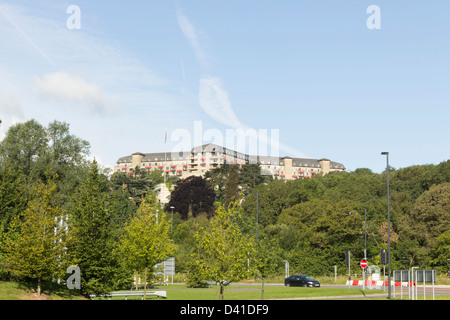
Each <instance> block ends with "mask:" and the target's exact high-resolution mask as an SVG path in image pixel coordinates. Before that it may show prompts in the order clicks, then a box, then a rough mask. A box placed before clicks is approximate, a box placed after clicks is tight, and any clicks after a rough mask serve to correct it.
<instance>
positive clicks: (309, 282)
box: [284, 275, 320, 287]
mask: <svg viewBox="0 0 450 320" xmlns="http://www.w3.org/2000/svg"><path fill="white" fill-rule="evenodd" d="M284 285H285V286H287V287H294V286H296V287H320V282H319V281H317V280H314V279H313V278H311V277H310V276H304V275H297V276H290V277H289V278H286V279H284Z"/></svg>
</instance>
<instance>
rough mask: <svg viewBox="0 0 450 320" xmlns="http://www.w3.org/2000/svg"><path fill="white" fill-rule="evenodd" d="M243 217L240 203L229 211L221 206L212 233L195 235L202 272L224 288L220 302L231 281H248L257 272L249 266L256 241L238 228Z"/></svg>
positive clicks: (197, 259)
mask: <svg viewBox="0 0 450 320" xmlns="http://www.w3.org/2000/svg"><path fill="white" fill-rule="evenodd" d="M241 214H242V210H241V209H240V207H239V206H238V204H237V203H236V202H234V203H231V204H230V205H229V206H228V207H227V208H225V207H224V206H223V205H219V207H218V209H217V210H216V216H215V217H214V218H212V219H211V220H210V230H209V231H206V230H205V229H204V228H201V229H200V230H199V231H198V232H197V233H196V235H195V240H196V246H197V252H196V253H195V254H194V256H193V258H194V259H195V260H194V261H195V263H196V265H197V267H198V272H199V273H200V274H201V276H202V277H203V278H204V279H211V280H213V281H215V282H217V283H218V284H219V285H220V296H219V298H220V300H223V292H224V286H225V285H226V284H227V282H228V281H229V282H236V281H239V280H242V279H245V278H246V277H248V276H249V275H250V274H252V273H253V272H254V270H255V269H254V267H249V265H248V263H249V261H251V262H253V258H252V257H254V243H253V239H251V238H250V237H249V236H248V235H246V234H243V233H242V232H241V230H240V228H239V226H238V224H237V220H238V219H240V218H241ZM252 264H253V263H252Z"/></svg>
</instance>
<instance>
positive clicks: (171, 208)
mask: <svg viewBox="0 0 450 320" xmlns="http://www.w3.org/2000/svg"><path fill="white" fill-rule="evenodd" d="M174 208H175V207H174V206H170V210H172V219H171V220H170V231H173V209H174Z"/></svg>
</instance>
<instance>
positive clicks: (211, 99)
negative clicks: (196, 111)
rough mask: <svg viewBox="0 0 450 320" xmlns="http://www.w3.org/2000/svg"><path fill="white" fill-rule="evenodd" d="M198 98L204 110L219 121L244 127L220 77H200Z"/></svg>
mask: <svg viewBox="0 0 450 320" xmlns="http://www.w3.org/2000/svg"><path fill="white" fill-rule="evenodd" d="M198 100H199V103H200V106H201V107H202V108H203V110H204V111H205V112H206V113H207V114H208V115H209V116H210V117H211V118H213V119H214V120H216V121H217V122H220V123H223V124H226V125H228V126H230V127H232V128H243V127H244V125H243V124H242V123H241V122H240V121H239V119H238V118H237V116H236V114H235V113H234V111H233V109H232V107H231V103H230V99H229V97H228V92H227V91H226V90H225V89H224V87H223V84H222V81H221V80H220V78H219V77H209V78H202V79H200V88H199V93H198Z"/></svg>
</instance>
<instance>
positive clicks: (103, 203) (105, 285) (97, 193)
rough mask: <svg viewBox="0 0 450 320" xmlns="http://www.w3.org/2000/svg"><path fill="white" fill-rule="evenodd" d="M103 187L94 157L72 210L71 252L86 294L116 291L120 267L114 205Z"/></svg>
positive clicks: (82, 288) (70, 219)
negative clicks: (114, 236) (116, 243)
mask: <svg viewBox="0 0 450 320" xmlns="http://www.w3.org/2000/svg"><path fill="white" fill-rule="evenodd" d="M104 188H105V186H104V180H103V177H102V175H101V174H100V173H99V169H98V166H97V163H96V161H94V162H93V163H92V167H91V171H90V172H89V177H88V178H87V179H86V181H84V183H83V184H82V185H81V186H80V187H79V188H78V189H77V190H76V192H75V193H74V196H73V198H72V203H71V209H70V212H69V227H70V238H69V240H68V245H67V248H68V255H69V258H70V261H71V262H72V264H76V265H78V267H79V268H80V270H81V290H82V293H83V294H84V295H86V296H90V295H92V294H95V295H105V294H108V293H109V292H111V291H113V289H114V288H115V285H116V280H117V277H118V276H119V275H118V272H119V271H120V263H119V259H118V256H117V250H115V239H114V238H113V235H114V234H115V232H114V231H115V230H114V226H113V224H112V223H111V221H112V217H113V216H114V215H115V212H114V209H115V205H114V204H113V199H112V198H111V197H110V195H109V194H108V193H107V192H105V191H104Z"/></svg>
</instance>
